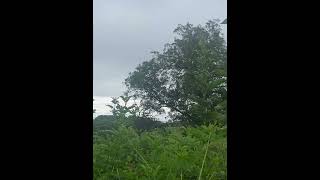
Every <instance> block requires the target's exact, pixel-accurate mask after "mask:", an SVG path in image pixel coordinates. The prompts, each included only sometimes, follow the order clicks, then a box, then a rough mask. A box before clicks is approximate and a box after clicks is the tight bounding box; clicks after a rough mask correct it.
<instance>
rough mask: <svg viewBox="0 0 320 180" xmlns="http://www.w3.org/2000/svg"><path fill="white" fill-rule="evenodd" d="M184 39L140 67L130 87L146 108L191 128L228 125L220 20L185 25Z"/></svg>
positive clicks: (180, 36) (180, 32)
mask: <svg viewBox="0 0 320 180" xmlns="http://www.w3.org/2000/svg"><path fill="white" fill-rule="evenodd" d="M174 32H175V33H176V34H177V35H178V38H175V40H174V42H173V43H171V44H166V45H165V48H164V50H163V52H162V53H160V52H153V58H152V59H151V60H150V61H145V62H143V63H142V64H140V65H139V66H138V67H137V68H136V70H135V71H134V72H132V73H130V74H129V77H128V78H127V79H126V80H125V83H126V85H127V87H128V89H129V90H130V92H133V94H134V96H136V97H139V98H141V99H142V100H143V101H142V103H141V105H142V106H143V108H144V109H146V110H150V111H153V112H157V113H163V111H164V109H163V108H169V109H170V117H171V119H172V120H173V121H176V120H177V121H181V122H183V123H186V124H208V123H210V122H213V121H219V122H221V123H224V122H225V119H226V118H225V111H226V99H227V78H226V73H227V69H226V65H227V57H226V53H227V48H226V46H225V41H224V39H223V37H222V34H221V28H220V25H219V23H218V21H217V20H213V21H209V22H208V23H206V25H205V26H201V25H199V26H193V25H191V24H189V23H188V24H186V25H179V26H178V27H177V28H176V29H175V31H174Z"/></svg>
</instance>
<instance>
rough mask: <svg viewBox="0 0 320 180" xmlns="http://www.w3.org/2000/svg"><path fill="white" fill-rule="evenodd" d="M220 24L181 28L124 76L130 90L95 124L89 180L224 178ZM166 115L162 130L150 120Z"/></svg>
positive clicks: (160, 124)
mask: <svg viewBox="0 0 320 180" xmlns="http://www.w3.org/2000/svg"><path fill="white" fill-rule="evenodd" d="M217 22H218V21H209V22H208V23H207V24H206V25H205V26H204V27H202V26H196V27H194V26H193V25H191V24H187V25H185V26H182V25H179V26H178V28H177V29H176V30H175V31H174V32H175V33H177V34H178V35H179V38H176V39H175V40H174V42H173V43H172V44H167V45H166V46H165V49H164V51H163V52H162V53H159V52H154V57H153V58H152V59H151V60H150V61H146V62H143V63H142V64H141V65H139V66H138V67H137V68H136V69H135V71H134V72H132V73H130V74H129V77H128V78H127V79H126V80H125V83H126V85H127V88H128V91H127V92H126V93H124V94H123V95H122V96H120V97H118V98H113V100H112V104H109V105H107V106H108V108H111V110H112V115H104V116H98V117H96V118H95V119H94V121H93V127H94V139H93V141H94V145H93V153H94V154H93V155H94V157H93V165H94V167H93V170H94V180H109V179H128V180H131V179H132V180H138V179H139V180H140V179H142V180H144V179H145V180H149V179H150V180H151V179H152V180H158V179H159V180H162V179H164V180H166V179H168V180H171V179H180V180H181V179H195V180H196V179H198V180H200V179H208V180H209V179H211V180H225V179H227V178H226V177H227V152H226V151H227V140H226V134H227V125H226V113H227V109H226V108H227V103H226V102H227V81H226V80H227V77H226V72H227V69H226V64H227V59H226V52H227V48H226V46H225V42H224V40H223V38H222V36H221V29H220V26H219V24H218V23H217ZM130 101H134V103H131V104H130V103H129V102H130ZM164 109H167V110H169V112H168V117H169V118H170V120H169V121H168V122H166V123H164V122H160V121H158V120H157V119H156V118H155V117H154V114H155V113H158V114H161V113H164ZM94 112H95V110H94Z"/></svg>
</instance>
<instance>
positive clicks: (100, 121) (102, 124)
mask: <svg viewBox="0 0 320 180" xmlns="http://www.w3.org/2000/svg"><path fill="white" fill-rule="evenodd" d="M114 123H115V118H114V116H113V115H100V116H97V117H96V118H95V119H94V120H93V129H94V130H105V129H112V128H113V127H114Z"/></svg>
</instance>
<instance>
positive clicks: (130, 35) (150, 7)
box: [93, 0, 227, 115]
mask: <svg viewBox="0 0 320 180" xmlns="http://www.w3.org/2000/svg"><path fill="white" fill-rule="evenodd" d="M226 17H227V0H134V1H133V0H93V27H94V29H93V97H94V99H95V101H94V102H93V106H94V109H96V112H97V115H100V114H110V112H109V111H108V110H107V108H106V106H105V104H108V103H109V102H110V100H111V97H116V96H120V95H121V94H122V93H123V91H124V90H125V85H124V84H123V81H124V79H125V78H126V77H127V76H128V74H129V72H132V71H134V69H135V67H136V66H137V65H138V64H140V63H141V62H143V61H146V60H149V58H150V57H151V56H150V52H151V51H162V49H163V46H164V44H166V43H170V42H172V41H173V38H174V34H173V30H174V29H175V28H176V27H177V25H178V24H186V23H187V22H189V23H191V24H194V25H198V24H202V25H204V24H205V23H206V22H207V21H208V20H210V19H220V20H221V21H223V20H224V19H225V18H226ZM225 26H226V25H222V28H223V32H224V34H225V37H226V27H225Z"/></svg>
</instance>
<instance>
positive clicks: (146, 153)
mask: <svg viewBox="0 0 320 180" xmlns="http://www.w3.org/2000/svg"><path fill="white" fill-rule="evenodd" d="M93 152H94V158H93V161H94V162H93V163H94V168H93V169H94V180H108V179H128V180H130V179H133V180H134V179H139V180H144V179H160V180H161V179H169V180H171V179H211V180H220V179H221V180H222V179H226V170H227V169H226V168H227V167H226V164H227V163H226V162H227V156H226V155H227V142H226V128H220V127H217V126H214V125H209V126H199V127H187V128H185V127H167V128H161V129H160V128H159V129H155V130H152V131H148V132H143V133H140V134H138V133H137V132H136V130H134V129H133V128H131V127H123V126H120V127H119V128H117V129H113V130H108V131H104V132H103V133H102V132H100V133H99V134H98V135H96V136H95V142H94V146H93Z"/></svg>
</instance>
